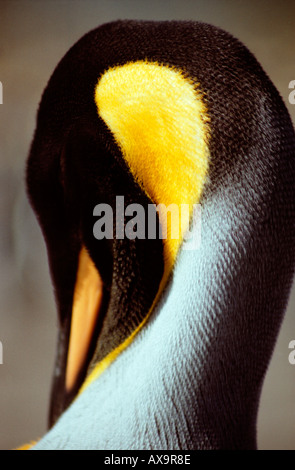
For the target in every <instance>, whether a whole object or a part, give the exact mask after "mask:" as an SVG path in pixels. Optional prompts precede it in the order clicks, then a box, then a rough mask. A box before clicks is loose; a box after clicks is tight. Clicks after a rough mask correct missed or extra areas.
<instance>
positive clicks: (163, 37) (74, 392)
mask: <svg viewBox="0 0 295 470" xmlns="http://www.w3.org/2000/svg"><path fill="white" fill-rule="evenodd" d="M294 157H295V134H294V129H293V126H292V123H291V120H290V117H289V114H288V111H287V109H286V107H285V105H284V103H283V100H282V98H281V97H280V95H279V93H278V91H277V90H276V88H275V87H274V85H273V84H272V82H271V81H270V79H269V78H268V76H267V74H266V73H265V72H264V71H263V69H262V67H261V66H260V64H259V63H258V61H257V60H256V59H255V57H254V56H253V55H252V53H251V52H249V51H248V49H247V48H246V47H245V46H244V45H243V44H242V43H241V42H240V41H239V40H237V39H235V38H234V37H232V36H231V35H230V34H229V33H227V32H225V31H223V30H221V29H219V28H217V27H214V26H211V25H209V24H205V23H200V22H194V21H159V22H158V21H134V20H118V21H115V22H112V23H107V24H103V25H101V26H99V27H98V28H96V29H95V30H92V31H90V32H89V33H88V34H86V35H85V36H83V37H82V38H81V39H80V40H79V41H78V42H77V43H76V44H74V45H73V47H72V48H71V49H70V50H69V51H68V52H67V53H66V55H65V56H64V57H63V59H62V60H61V61H60V63H59V64H58V65H57V67H56V69H55V70H54V72H53V75H52V76H51V78H50V80H49V82H48V84H47V86H46V88H45V91H44V93H43V96H42V100H41V103H40V106H39V110H38V115H37V125H36V131H35V134H34V137H33V141H32V144H31V148H30V153H29V158H28V162H27V174H26V181H27V188H28V195H29V200H30V202H31V205H32V207H33V209H34V211H35V213H36V216H37V218H38V221H39V223H40V226H41V229H42V233H43V235H44V238H45V242H46V247H47V252H48V261H49V267H50V273H51V277H52V284H53V287H54V294H55V299H56V305H57V310H58V325H59V334H58V340H57V353H56V366H55V369H54V377H53V385H52V398H51V406H50V412H49V415H50V416H49V430H48V432H47V433H46V434H45V436H44V437H42V438H41V439H39V440H38V441H37V442H36V443H34V444H32V445H31V447H30V448H31V449H36V450H40V449H42V450H48V449H49V450H74V449H77V450H78V449H82V450H95V449H98V450H110V449H116V450H122V449H123V450H124V449H129V450H159V449H161V450H198V449H215V450H217V449H256V448H257V432H256V423H257V413H258V408H259V401H260V393H261V388H262V384H263V380H264V376H265V373H266V370H267V367H268V364H269V361H270V358H271V355H272V352H273V348H274V345H275V341H276V338H277V335H278V332H279V329H280V325H281V322H282V318H283V315H284V311H285V309H286V304H287V301H288V296H289V292H290V288H291V284H292V279H293V274H294V264H295V230H294V228H295V227H294V224H295V222H294V221H295V184H294V181H295V164H294ZM118 201H119V203H120V204H121V207H118V206H119V204H118ZM171 207H172V208H174V209H175V211H174V212H175V214H176V213H178V210H179V209H180V208H181V207H186V208H187V213H188V217H187V218H184V221H183V223H182V222H181V223H180V222H179V219H177V218H174V215H175V214H173V211H171V210H170V212H169V210H168V209H171ZM119 209H120V210H119ZM139 209H141V210H142V212H140V210H139ZM165 209H167V210H166V213H165ZM196 209H197V210H196ZM196 213H197V214H199V215H198V217H195V214H196ZM140 214H141V217H139V215H140ZM142 214H143V215H142ZM111 215H112V218H110V216H111ZM107 216H108V217H107ZM151 216H155V218H154V219H153V220H156V230H155V231H154V232H153V233H151V232H150V227H149V223H150V219H151V218H152V217H151ZM165 216H166V218H165ZM109 220H111V223H109ZM143 222H145V223H143ZM140 223H141V229H140V230H139V225H140ZM142 227H143V228H142ZM164 229H165V230H164ZM174 229H178V230H176V232H177V233H178V236H175V234H174V232H173V231H174ZM164 232H165V234H166V236H163V233H164ZM172 232H173V233H172ZM188 235H189V236H188ZM196 240H198V242H197V243H195V244H194V243H192V242H193V241H196Z"/></svg>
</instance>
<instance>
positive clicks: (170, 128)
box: [95, 61, 209, 270]
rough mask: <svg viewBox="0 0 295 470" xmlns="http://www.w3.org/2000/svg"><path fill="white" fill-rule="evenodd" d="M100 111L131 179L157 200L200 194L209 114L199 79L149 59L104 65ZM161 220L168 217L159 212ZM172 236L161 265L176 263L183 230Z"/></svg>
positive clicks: (188, 200) (182, 200) (189, 199)
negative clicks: (120, 152)
mask: <svg viewBox="0 0 295 470" xmlns="http://www.w3.org/2000/svg"><path fill="white" fill-rule="evenodd" d="M95 102H96V105H97V110H98V113H99V115H100V117H101V118H102V119H103V120H104V121H105V123H106V124H107V126H108V127H109V129H110V130H111V131H112V133H113V135H114V137H115V139H116V142H117V144H118V145H119V147H120V149H121V151H122V155H123V157H124V159H125V161H126V163H127V165H128V167H129V168H130V171H131V173H132V174H133V177H134V178H135V180H136V181H137V182H138V183H139V185H140V186H141V188H142V189H143V190H144V191H145V193H146V194H147V195H148V197H149V198H150V200H151V201H152V202H153V203H154V204H156V205H158V204H164V205H165V206H166V207H168V206H169V205H170V204H174V205H176V206H177V207H178V208H179V207H180V205H181V204H188V205H189V206H190V214H191V212H192V208H193V204H196V203H198V202H199V200H200V196H201V194H202V190H203V186H204V182H205V177H206V173H207V170H208V161H209V150H208V121H209V119H208V114H207V109H206V106H205V104H204V102H203V100H202V95H201V92H200V91H199V90H198V86H197V84H194V83H193V82H192V81H191V80H190V79H189V78H187V77H186V76H185V75H184V74H183V73H182V72H181V71H179V70H177V69H174V68H171V67H168V66H164V65H159V64H157V63H149V62H143V61H139V62H131V63H127V64H125V65H123V66H118V67H115V68H112V69H109V70H107V71H106V72H105V73H104V75H102V77H101V78H100V80H99V82H98V84H97V87H96V90H95ZM159 217H160V221H161V223H162V224H163V225H165V223H166V217H165V220H164V217H161V212H160V213H159ZM187 228H188V227H183V226H181V227H179V237H178V238H172V237H171V226H170V221H169V220H168V221H167V228H166V230H167V238H166V239H164V240H163V241H164V257H165V265H166V267H167V269H168V270H170V269H171V267H172V266H173V264H174V261H175V258H176V255H177V252H178V249H179V245H180V243H181V241H182V237H183V234H184V231H185V230H186V229H187Z"/></svg>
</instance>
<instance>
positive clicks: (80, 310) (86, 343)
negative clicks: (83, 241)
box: [65, 246, 103, 394]
mask: <svg viewBox="0 0 295 470" xmlns="http://www.w3.org/2000/svg"><path fill="white" fill-rule="evenodd" d="M102 296H103V282H102V279H101V277H100V275H99V273H98V270H97V269H96V267H95V265H94V263H93V261H92V260H91V258H90V256H89V254H88V252H87V250H86V248H85V247H84V246H83V248H82V249H81V252H80V255H79V263H78V271H77V279H76V284H75V289H74V298H73V308H72V318H71V328H70V338H69V347H68V355H67V363H66V376H65V389H66V393H67V394H71V392H72V390H73V389H75V387H76V384H77V381H78V377H79V376H80V373H81V371H82V370H83V368H84V367H85V364H86V362H87V357H88V354H89V350H90V347H91V343H92V340H93V338H94V336H95V330H96V325H97V322H98V317H99V312H100V307H101V304H102Z"/></svg>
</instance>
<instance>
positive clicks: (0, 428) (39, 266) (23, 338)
mask: <svg viewBox="0 0 295 470" xmlns="http://www.w3.org/2000/svg"><path fill="white" fill-rule="evenodd" d="M119 18H120V19H124V18H134V19H152V20H165V19H192V20H200V21H205V22H209V23H212V24H214V25H216V26H220V27H222V28H224V29H226V30H227V31H229V32H231V33H232V34H234V35H235V36H237V37H238V38H239V39H240V40H242V41H243V42H244V43H245V44H246V45H247V46H248V47H249V49H250V50H251V51H252V52H253V53H254V54H255V55H256V57H257V58H258V60H259V61H260V63H261V64H262V66H263V67H264V69H265V70H266V72H267V73H268V75H269V76H270V77H271V79H272V81H273V82H274V84H275V85H276V87H277V88H278V90H279V91H280V93H281V95H282V97H283V99H284V101H285V103H286V105H287V107H288V109H289V112H290V114H291V117H292V119H293V123H295V105H293V106H292V105H291V104H290V103H289V101H288V96H289V93H290V91H291V90H290V89H289V88H288V84H289V82H290V81H291V80H295V2H294V0H289V1H288V0H281V1H280V2H278V1H277V0H259V2H258V1H257V0H255V1H254V0H247V1H246V0H243V1H239V0H204V1H203V0H167V1H166V0H149V1H148V2H146V1H143V0H142V1H141V0H49V1H48V0H17V1H16V0H1V1H0V81H1V82H2V84H3V104H1V105H0V123H1V125H0V190H1V197H0V220H1V225H0V341H1V343H2V345H3V364H0V423H1V424H0V449H11V448H14V447H16V446H18V445H20V444H22V443H24V442H28V441H30V440H31V439H36V438H38V437H40V436H42V435H43V433H44V432H45V431H46V424H47V412H48V403H49V394H50V386H51V376H52V371H53V364H54V357H55V346H56V333H57V329H56V327H57V318H56V310H55V304H54V299H53V294H52V288H51V282H50V278H49V274H48V265H47V256H46V252H45V245H44V242H43V238H42V235H41V232H40V229H39V227H38V226H37V223H36V220H35V217H34V215H33V213H32V211H31V209H30V207H29V205H28V202H27V199H26V194H25V186H24V169H25V162H26V157H27V154H28V150H29V146H30V142H31V139H32V136H33V132H34V127H35V117H36V111H37V107H38V103H39V101H40V97H41V94H42V91H43V89H44V87H45V85H46V83H47V81H48V79H49V77H50V75H51V74H52V72H53V69H54V68H55V66H56V64H57V63H58V61H59V60H60V59H61V58H62V56H63V55H64V54H65V53H66V52H67V50H68V49H69V48H70V47H71V46H72V45H73V43H75V42H76V41H77V40H78V39H79V38H80V37H81V36H82V35H84V34H85V33H86V32H88V31H89V30H91V29H93V28H95V27H97V26H98V25H100V24H102V23H105V22H108V21H111V20H115V19H119ZM242 79H243V77H241V80H242ZM294 184H295V182H294ZM293 339H295V289H294V288H293V291H292V295H291V298H290V301H289V306H288V310H287V312H286V316H285V319H284V323H283V325H282V329H281V332H280V335H279V338H278V341H277V345H276V349H275V351H274V354H273V358H272V361H271V364H270V367H269V370H268V373H267V376H266V379H265V382H264V387H263V392H262V400H261V405H260V412H259V419H258V445H259V449H285V450H287V449H295V365H291V364H290V363H289V361H288V355H289V353H290V350H289V349H288V345H289V342H290V341H291V340H293ZM245 354H247V351H245Z"/></svg>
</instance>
